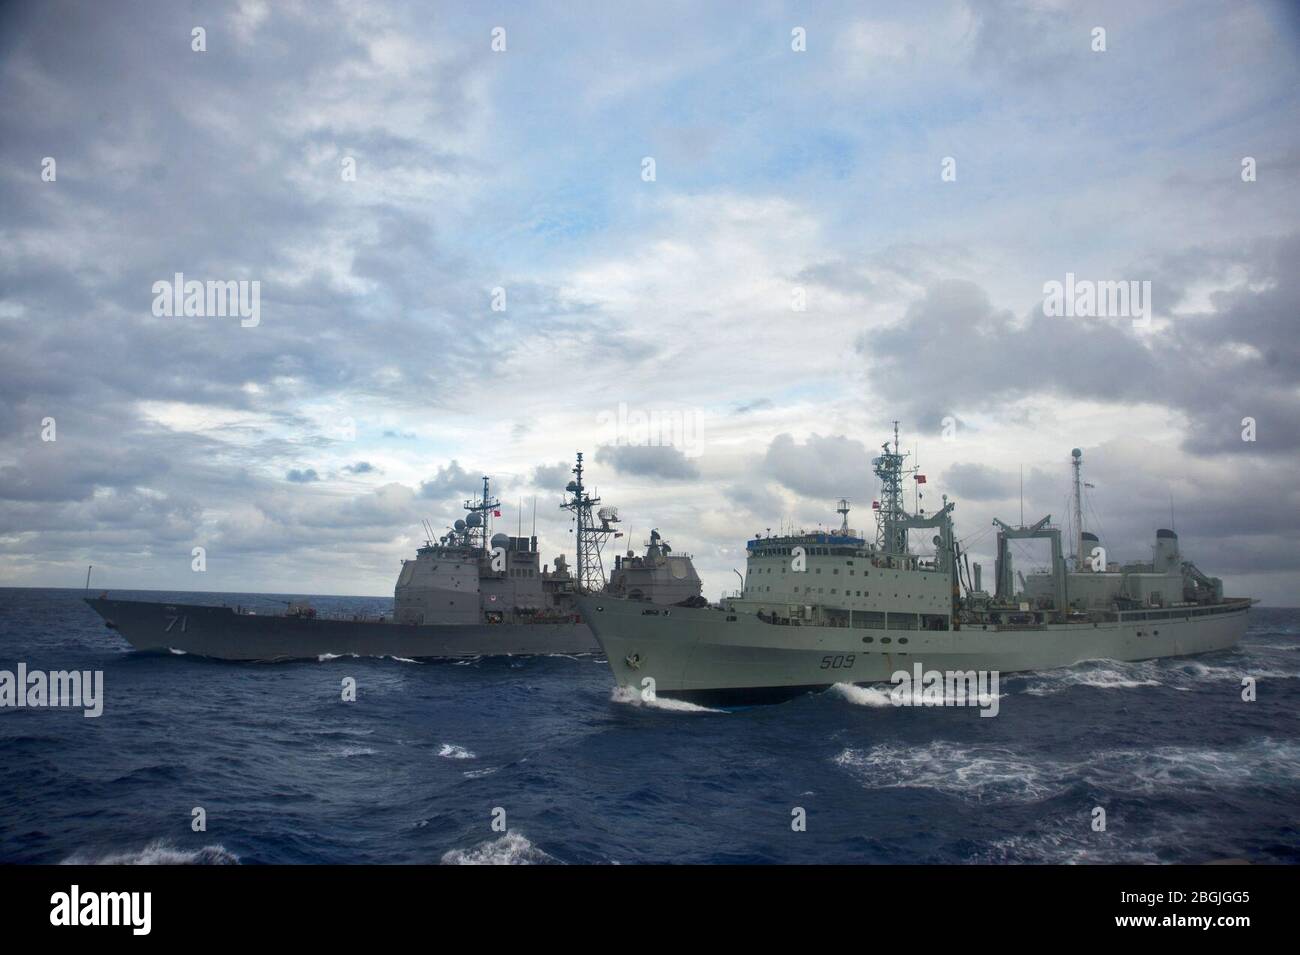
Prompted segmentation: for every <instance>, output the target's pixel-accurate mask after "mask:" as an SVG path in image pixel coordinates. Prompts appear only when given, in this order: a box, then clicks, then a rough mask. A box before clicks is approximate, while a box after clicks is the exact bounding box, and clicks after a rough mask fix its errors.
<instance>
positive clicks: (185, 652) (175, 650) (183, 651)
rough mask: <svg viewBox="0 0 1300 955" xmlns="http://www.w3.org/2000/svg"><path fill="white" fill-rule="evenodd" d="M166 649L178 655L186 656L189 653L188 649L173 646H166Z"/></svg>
mask: <svg viewBox="0 0 1300 955" xmlns="http://www.w3.org/2000/svg"><path fill="white" fill-rule="evenodd" d="M167 650H168V652H170V653H174V654H176V655H177V656H178V657H187V656H189V655H190V654H189V651H187V650H177V649H176V648H175V647H168V648H167Z"/></svg>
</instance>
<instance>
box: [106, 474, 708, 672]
mask: <svg viewBox="0 0 1300 955" xmlns="http://www.w3.org/2000/svg"><path fill="white" fill-rule="evenodd" d="M573 474H574V478H573V480H571V481H570V482H569V484H568V486H567V487H566V489H565V491H566V498H565V501H564V503H563V504H562V505H561V507H562V508H564V509H565V510H568V511H570V512H571V513H572V514H573V516H574V521H575V524H576V527H575V544H576V548H577V556H578V564H577V568H576V570H577V573H576V574H574V573H571V572H570V570H569V566H568V563H567V562H566V560H565V558H564V556H563V555H560V556H558V557H557V558H556V559H555V566H554V569H551V567H550V566H549V565H541V562H540V558H541V555H540V553H539V551H538V547H537V536H536V533H533V534H532V535H530V536H527V537H524V536H511V535H507V534H501V533H498V534H492V533H491V521H492V518H493V516H499V514H500V507H501V503H500V501H498V500H496V499H495V498H493V497H492V495H491V493H490V488H489V481H488V478H486V477H485V478H483V493H482V496H481V497H480V498H479V499H477V500H468V501H466V502H465V505H464V507H465V510H466V516H465V517H464V518H463V519H461V520H457V521H456V522H455V524H454V525H453V526H452V527H451V528H450V529H448V532H447V533H446V534H444V535H442V536H441V537H439V538H437V539H436V540H434V539H432V535H430V539H428V540H426V542H425V544H424V546H422V547H420V548H419V549H418V550H417V551H416V555H415V558H414V559H413V560H404V561H402V569H401V572H400V574H399V575H398V578H397V584H396V586H395V587H394V591H393V614H392V618H391V619H389V618H388V617H377V618H374V619H361V618H335V617H327V616H324V615H321V614H318V613H317V612H316V611H315V609H313V608H312V607H310V606H309V605H307V604H305V603H299V604H292V605H290V606H289V608H288V610H287V611H286V612H284V613H279V614H256V613H252V612H250V611H248V610H246V609H244V608H242V607H229V606H210V605H201V604H180V603H164V602H151V601H137V600H116V599H113V598H111V597H109V596H108V595H107V594H103V595H101V596H99V597H94V598H87V599H86V602H87V603H88V604H89V605H90V606H91V607H93V608H94V610H95V611H96V612H97V613H98V614H99V615H100V616H101V617H103V619H104V621H105V624H106V625H107V626H108V627H109V628H110V629H112V630H115V631H117V632H118V633H120V634H121V635H122V636H123V637H124V638H125V639H126V640H127V641H128V642H129V643H130V644H131V645H132V646H133V647H135V648H136V649H137V650H142V651H154V652H169V651H170V652H178V653H185V654H194V655H197V656H203V657H212V658H215V659H220V660H245V661H265V662H274V661H281V660H301V659H328V658H330V657H335V656H347V655H351V656H370V657H396V658H402V659H428V658H434V659H457V658H472V657H481V656H527V655H539V654H583V653H598V652H599V650H600V647H599V645H598V644H597V643H596V640H595V638H594V636H593V635H592V632H591V630H590V628H589V627H588V626H587V624H586V623H585V622H584V621H583V620H582V617H581V612H580V611H579V609H578V607H577V605H576V603H575V598H576V596H577V594H578V593H579V592H580V591H583V590H590V591H593V592H595V591H601V590H603V589H605V586H606V585H605V579H604V569H603V564H602V560H601V551H602V546H603V544H604V542H605V541H606V540H607V539H610V538H615V537H621V536H622V534H621V532H620V531H619V530H618V529H617V525H618V521H619V518H618V512H617V510H616V509H614V508H612V507H598V505H599V504H600V499H599V498H598V497H594V496H593V495H591V494H590V493H588V491H587V489H586V487H585V486H584V484H583V464H582V454H581V453H579V454H578V461H577V466H576V467H574V469H573ZM608 586H609V588H610V591H611V593H615V594H635V595H636V596H637V598H638V599H640V600H646V601H649V602H651V603H655V604H659V603H663V604H669V605H671V604H678V603H681V602H682V601H688V602H689V601H690V600H691V599H692V598H694V599H696V600H699V593H700V579H699V576H698V575H697V574H696V572H695V568H694V567H693V566H692V564H691V561H690V558H689V557H681V556H677V555H674V556H672V557H670V556H669V555H668V554H666V553H664V552H663V545H661V544H660V543H659V535H658V533H657V532H655V533H654V534H653V535H652V539H651V543H650V545H649V546H648V547H647V550H646V554H645V555H644V556H642V557H636V556H634V555H633V554H632V553H631V552H629V553H628V554H627V555H626V556H618V557H616V558H615V566H614V569H613V572H612V574H611V576H610V582H609V585H608ZM700 602H703V601H702V600H701V601H700Z"/></svg>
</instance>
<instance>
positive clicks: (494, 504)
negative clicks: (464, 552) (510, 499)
mask: <svg viewBox="0 0 1300 955" xmlns="http://www.w3.org/2000/svg"><path fill="white" fill-rule="evenodd" d="M464 507H465V510H466V511H468V512H469V515H470V516H469V519H468V520H467V521H465V524H466V527H465V540H466V542H467V543H468V544H469V545H470V546H471V547H480V548H482V549H483V550H487V546H488V541H489V540H491V539H492V537H491V533H490V529H491V527H492V518H493V516H497V517H500V516H501V512H500V510H499V508H500V507H501V502H500V501H498V500H497V499H496V498H494V497H493V496H492V495H491V494H489V493H488V479H487V475H484V476H483V499H482V500H480V501H466V502H465V504H464ZM475 515H478V519H477V520H475Z"/></svg>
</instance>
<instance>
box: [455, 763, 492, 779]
mask: <svg viewBox="0 0 1300 955" xmlns="http://www.w3.org/2000/svg"><path fill="white" fill-rule="evenodd" d="M495 772H496V767H491V766H490V767H488V768H487V769H469V770H466V771H465V772H463V773H461V775H462V776H464V777H465V778H466V779H482V778H483V777H484V776H491V775H492V774H493V773H495Z"/></svg>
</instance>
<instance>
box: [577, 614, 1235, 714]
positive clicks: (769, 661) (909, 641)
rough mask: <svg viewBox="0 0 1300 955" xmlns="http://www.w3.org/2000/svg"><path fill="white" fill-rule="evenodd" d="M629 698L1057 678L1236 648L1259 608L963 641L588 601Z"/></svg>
mask: <svg viewBox="0 0 1300 955" xmlns="http://www.w3.org/2000/svg"><path fill="white" fill-rule="evenodd" d="M578 603H579V606H580V607H581V608H582V610H583V612H584V614H585V617H586V619H588V620H589V621H590V624H591V627H592V629H593V631H594V632H595V635H596V640H597V641H598V642H599V644H600V646H601V649H602V650H603V651H604V652H605V655H606V657H607V658H608V660H609V666H610V669H611V671H612V672H613V674H614V679H615V681H616V682H617V683H618V685H619V686H620V687H623V688H625V689H628V690H631V691H634V692H636V693H645V692H647V691H652V692H653V693H654V694H655V695H657V696H662V697H666V698H669V699H681V700H686V701H688V702H692V703H698V704H701V705H705V706H747V705H754V704H759V703H775V702H781V701H783V700H788V699H791V698H793V697H796V696H800V695H803V694H805V693H810V692H818V691H821V690H825V689H828V688H829V687H831V686H832V685H834V684H836V683H852V684H856V685H859V686H866V685H870V684H874V683H884V682H888V681H890V680H891V679H892V678H893V676H894V674H896V673H897V672H899V671H909V670H911V669H913V668H914V666H915V665H916V664H920V665H921V666H922V668H923V669H925V670H940V671H971V670H974V671H997V672H1000V673H1014V672H1018V671H1037V670H1051V669H1056V668H1059V667H1067V666H1073V665H1074V664H1077V663H1082V662H1084V661H1085V660H1095V659H1110V660H1121V661H1136V660H1148V659H1153V658H1157V657H1173V656H1190V655H1194V654H1201V653H1210V652H1213V651H1216V650H1226V649H1230V648H1231V647H1233V646H1235V645H1236V643H1237V641H1238V640H1240V638H1241V636H1242V635H1243V634H1244V633H1245V630H1246V621H1247V614H1248V609H1249V607H1250V601H1249V600H1245V599H1243V600H1239V601H1234V602H1229V603H1225V604H1223V605H1220V606H1215V607H1211V608H1187V609H1185V610H1183V611H1181V612H1175V611H1153V612H1142V611H1139V612H1134V613H1129V614H1120V615H1117V617H1118V619H1115V620H1111V621H1096V622H1089V623H1076V624H1045V625H1041V626H1020V625H1006V626H999V625H987V626H980V625H976V626H975V627H973V628H971V627H963V628H962V629H960V630H934V631H930V630H910V631H909V630H881V629H877V628H870V629H868V628H858V627H817V626H783V625H780V624H774V623H769V622H765V621H764V620H762V619H760V618H759V617H758V616H757V615H755V614H745V613H731V612H728V610H727V609H725V608H707V609H690V608H685V607H672V608H649V607H645V606H644V605H638V604H637V603H635V602H632V601H626V600H610V599H602V598H601V597H600V596H593V597H580V598H579V599H578Z"/></svg>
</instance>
